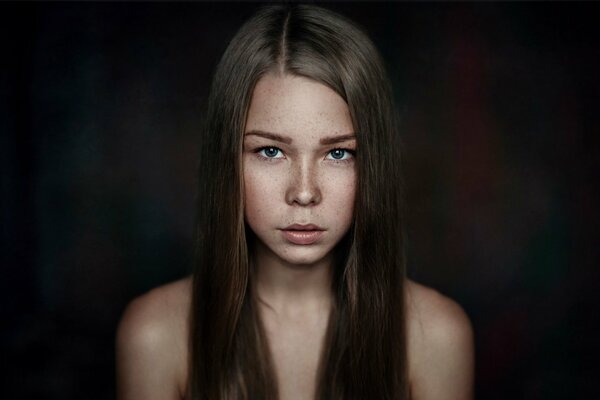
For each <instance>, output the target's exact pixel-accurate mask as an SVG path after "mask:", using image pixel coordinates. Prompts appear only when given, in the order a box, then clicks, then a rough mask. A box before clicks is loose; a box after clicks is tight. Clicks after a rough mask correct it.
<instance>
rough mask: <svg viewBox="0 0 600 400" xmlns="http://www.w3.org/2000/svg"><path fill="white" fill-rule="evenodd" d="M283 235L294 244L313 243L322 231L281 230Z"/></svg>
mask: <svg viewBox="0 0 600 400" xmlns="http://www.w3.org/2000/svg"><path fill="white" fill-rule="evenodd" d="M282 232H283V236H284V237H285V238H286V239H287V240H288V241H290V242H292V243H294V244H305V245H306V244H313V243H314V242H316V241H317V240H319V238H320V237H321V235H322V234H323V231H288V230H282Z"/></svg>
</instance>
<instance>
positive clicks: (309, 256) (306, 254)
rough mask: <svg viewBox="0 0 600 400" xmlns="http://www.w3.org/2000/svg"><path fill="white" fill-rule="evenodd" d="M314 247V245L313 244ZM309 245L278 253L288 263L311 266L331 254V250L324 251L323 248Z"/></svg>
mask: <svg viewBox="0 0 600 400" xmlns="http://www.w3.org/2000/svg"><path fill="white" fill-rule="evenodd" d="M311 247H312V246H311ZM311 247H309V246H306V247H301V248H294V249H291V250H288V251H286V252H285V253H279V254H277V255H278V256H279V258H281V260H283V261H284V262H286V263H288V264H293V265H298V266H301V267H302V266H304V267H306V266H311V265H314V264H317V263H320V262H322V261H323V260H324V259H326V258H327V257H328V256H329V255H330V251H323V249H316V248H314V247H313V248H311Z"/></svg>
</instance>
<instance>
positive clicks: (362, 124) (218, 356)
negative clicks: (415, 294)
mask: <svg viewBox="0 0 600 400" xmlns="http://www.w3.org/2000/svg"><path fill="white" fill-rule="evenodd" d="M268 72H271V73H281V74H291V75H297V76H303V77H307V78H310V79H313V80H315V81H317V82H319V83H322V84H325V85H326V86H328V87H330V88H331V89H333V90H334V91H335V92H337V93H338V94H339V95H340V96H341V97H342V98H343V99H344V100H345V101H346V103H347V104H348V107H349V110H350V114H351V117H352V122H353V125H354V129H355V134H356V136H357V145H358V148H359V151H358V153H357V157H356V159H357V173H358V187H357V195H356V200H355V207H354V210H355V213H354V223H353V226H352V228H351V230H350V232H349V233H348V234H347V235H346V238H344V239H343V241H342V243H340V244H339V245H338V251H337V252H338V253H339V257H338V261H337V265H336V266H335V270H334V280H333V288H332V290H333V294H334V297H335V307H334V311H333V313H332V316H331V318H330V323H329V327H328V332H327V339H326V343H325V347H324V349H325V350H324V352H323V354H322V355H321V364H320V367H319V371H318V377H319V378H318V385H317V392H316V398H319V399H366V398H373V399H406V398H408V384H407V363H406V343H405V342H406V338H405V336H406V334H405V312H404V301H403V299H404V269H405V267H404V246H403V243H404V234H403V230H402V222H403V220H402V219H403V215H402V184H401V176H400V170H399V162H400V143H399V137H398V132H397V117H396V113H395V109H394V105H393V101H392V95H391V85H390V83H389V81H388V78H387V75H386V72H385V69H384V67H383V62H382V60H381V58H380V56H379V54H378V52H377V50H376V49H375V47H374V45H373V44H372V43H371V41H370V40H369V39H368V37H367V35H366V34H365V33H363V32H362V31H361V30H360V29H359V28H357V27H356V25H354V24H353V23H352V22H350V21H348V20H347V19H346V18H344V17H342V16H340V15H338V14H335V13H333V12H331V11H328V10H325V9H323V8H320V7H317V6H304V5H285V6H284V5H274V6H268V7H265V8H262V9H261V10H259V11H258V12H257V13H256V14H255V15H254V16H253V17H252V18H251V19H250V20H249V21H247V22H246V23H245V24H244V25H243V26H242V27H241V29H240V30H239V31H238V33H237V34H236V35H235V37H234V38H233V40H232V41H231V43H230V44H229V46H228V48H227V49H226V51H225V53H224V55H223V57H222V59H221V61H220V63H219V64H218V66H217V70H216V73H215V76H214V80H213V83H212V87H211V93H210V97H209V105H208V110H207V116H206V122H205V123H206V125H205V126H204V129H203V133H202V135H203V136H202V143H201V144H202V145H201V150H200V151H201V154H200V167H199V177H198V179H199V182H200V184H201V185H202V190H200V191H199V193H198V200H197V201H198V203H197V222H196V233H195V246H196V248H195V272H194V280H193V298H192V307H191V311H190V312H191V315H190V318H191V324H190V345H191V346H190V348H191V351H192V353H191V358H190V360H191V361H190V364H191V365H190V379H189V380H190V393H191V397H192V398H193V399H195V400H199V399H211V400H212V399H228V400H229V399H276V398H277V397H278V396H277V383H276V380H275V373H274V371H273V366H272V362H271V358H270V355H269V351H268V347H267V342H266V338H265V334H264V332H263V328H262V325H261V323H260V320H259V318H258V317H257V311H256V304H255V297H254V295H253V291H252V265H251V261H250V251H251V247H249V244H248V241H247V237H248V236H249V235H247V231H246V227H245V224H244V200H243V181H242V158H241V153H242V144H243V143H242V142H243V138H242V134H243V132H244V125H245V120H246V114H247V111H248V108H249V104H250V99H251V97H252V92H253V89H254V86H255V85H256V83H257V81H258V80H259V79H260V78H261V77H262V76H263V75H264V74H266V73H268ZM232 161H233V162H232Z"/></svg>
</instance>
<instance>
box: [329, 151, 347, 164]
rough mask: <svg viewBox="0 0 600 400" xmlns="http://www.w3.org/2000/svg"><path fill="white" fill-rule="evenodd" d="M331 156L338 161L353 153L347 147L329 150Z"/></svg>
mask: <svg viewBox="0 0 600 400" xmlns="http://www.w3.org/2000/svg"><path fill="white" fill-rule="evenodd" d="M329 156H330V157H331V158H332V159H334V160H338V161H344V160H347V159H349V158H350V157H351V156H352V153H351V152H350V151H349V150H346V149H333V150H331V151H330V152H329Z"/></svg>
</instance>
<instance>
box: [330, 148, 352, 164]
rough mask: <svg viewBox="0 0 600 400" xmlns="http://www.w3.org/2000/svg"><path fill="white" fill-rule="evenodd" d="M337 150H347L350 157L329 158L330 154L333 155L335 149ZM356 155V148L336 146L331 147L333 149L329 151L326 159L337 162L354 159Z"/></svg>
mask: <svg viewBox="0 0 600 400" xmlns="http://www.w3.org/2000/svg"><path fill="white" fill-rule="evenodd" d="M336 150H342V151H344V152H346V154H347V155H349V157H347V158H342V159H338V158H329V156H330V155H331V153H332V152H334V151H336ZM346 154H345V155H346ZM355 155H356V150H353V149H347V148H344V147H336V148H334V149H331V150H329V151H327V157H326V159H327V160H331V161H335V162H349V161H352V160H353V159H354V156H355Z"/></svg>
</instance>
